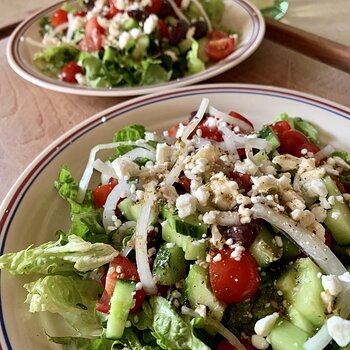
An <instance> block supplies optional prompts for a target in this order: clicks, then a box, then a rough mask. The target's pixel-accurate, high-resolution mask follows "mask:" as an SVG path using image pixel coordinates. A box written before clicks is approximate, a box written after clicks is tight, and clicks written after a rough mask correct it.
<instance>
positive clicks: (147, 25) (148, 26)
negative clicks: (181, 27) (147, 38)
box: [143, 13, 158, 34]
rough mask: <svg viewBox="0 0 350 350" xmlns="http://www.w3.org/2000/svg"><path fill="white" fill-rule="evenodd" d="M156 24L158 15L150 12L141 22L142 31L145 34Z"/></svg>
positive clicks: (153, 28)
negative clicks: (142, 22) (143, 21)
mask: <svg viewBox="0 0 350 350" xmlns="http://www.w3.org/2000/svg"><path fill="white" fill-rule="evenodd" d="M157 24H158V17H157V15H155V14H153V13H152V14H150V15H149V16H148V17H147V18H146V20H145V23H144V24H143V31H144V33H145V34H151V33H152V32H153V31H154V30H155V29H156V28H157Z"/></svg>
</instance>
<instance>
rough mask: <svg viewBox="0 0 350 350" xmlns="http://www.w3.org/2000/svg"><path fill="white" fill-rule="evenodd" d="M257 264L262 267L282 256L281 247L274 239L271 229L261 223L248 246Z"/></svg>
mask: <svg viewBox="0 0 350 350" xmlns="http://www.w3.org/2000/svg"><path fill="white" fill-rule="evenodd" d="M249 250H250V252H251V253H252V255H253V256H254V258H255V260H256V262H257V263H258V265H259V266H260V267H262V268H265V267H267V266H269V265H270V264H271V263H273V262H274V261H276V260H278V259H280V258H281V256H282V252H283V249H282V247H279V246H278V245H277V243H276V240H275V235H274V234H273V231H272V230H270V229H269V228H268V227H267V226H266V225H263V226H262V228H261V230H260V232H259V233H258V235H257V236H256V238H255V240H254V242H253V243H252V245H251V246H250V248H249Z"/></svg>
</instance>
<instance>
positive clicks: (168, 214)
mask: <svg viewBox="0 0 350 350" xmlns="http://www.w3.org/2000/svg"><path fill="white" fill-rule="evenodd" d="M161 213H162V215H163V217H164V219H166V220H167V221H168V223H169V225H170V227H172V228H173V229H174V230H175V231H176V232H178V233H180V234H182V235H185V236H191V237H193V238H198V239H200V238H202V237H203V235H206V234H207V232H208V226H207V225H206V224H204V223H203V222H202V221H200V220H199V219H198V216H197V215H195V214H193V215H189V216H187V217H185V218H184V219H181V218H180V217H179V216H178V215H176V214H175V213H174V211H173V210H172V209H169V208H168V207H166V206H163V207H162V209H161Z"/></svg>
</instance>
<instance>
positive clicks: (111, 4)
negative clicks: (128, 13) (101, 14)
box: [106, 0, 120, 19]
mask: <svg viewBox="0 0 350 350" xmlns="http://www.w3.org/2000/svg"><path fill="white" fill-rule="evenodd" d="M108 3H109V11H108V13H107V15H106V17H107V18H109V19H111V18H113V17H114V16H115V15H116V14H117V13H118V12H120V11H119V10H118V9H117V8H116V7H115V5H114V1H113V0H109V1H108Z"/></svg>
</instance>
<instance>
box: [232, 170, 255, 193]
mask: <svg viewBox="0 0 350 350" xmlns="http://www.w3.org/2000/svg"><path fill="white" fill-rule="evenodd" d="M229 179H231V180H234V181H236V182H237V184H238V186H239V188H242V189H243V190H244V192H249V191H250V190H251V188H252V181H251V178H250V175H249V174H243V173H239V172H238V171H232V172H231V173H230V174H229Z"/></svg>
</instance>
